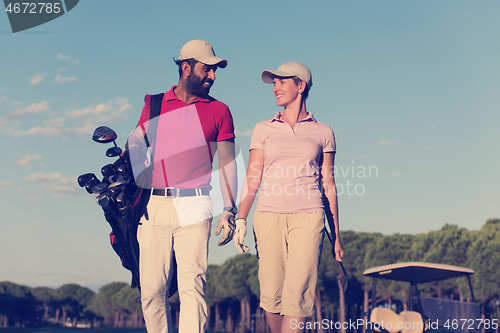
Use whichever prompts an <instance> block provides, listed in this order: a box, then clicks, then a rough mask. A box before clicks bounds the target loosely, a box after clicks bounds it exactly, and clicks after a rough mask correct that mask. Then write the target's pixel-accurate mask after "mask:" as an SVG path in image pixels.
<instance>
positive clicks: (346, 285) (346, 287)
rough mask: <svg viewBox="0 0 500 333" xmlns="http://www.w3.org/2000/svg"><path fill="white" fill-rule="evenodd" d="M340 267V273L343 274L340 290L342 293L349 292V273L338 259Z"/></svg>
mask: <svg viewBox="0 0 500 333" xmlns="http://www.w3.org/2000/svg"><path fill="white" fill-rule="evenodd" d="M339 264H340V267H341V268H342V273H343V274H344V283H342V291H343V292H344V294H346V293H347V292H349V275H347V271H346V270H345V268H344V265H343V264H342V261H339Z"/></svg>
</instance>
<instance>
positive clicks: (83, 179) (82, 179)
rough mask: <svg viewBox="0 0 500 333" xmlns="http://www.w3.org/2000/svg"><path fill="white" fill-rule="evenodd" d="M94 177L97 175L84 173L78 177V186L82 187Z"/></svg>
mask: <svg viewBox="0 0 500 333" xmlns="http://www.w3.org/2000/svg"><path fill="white" fill-rule="evenodd" d="M96 178H97V177H96V176H95V175H94V174H93V173H86V174H84V175H81V176H80V177H78V185H80V187H84V186H85V185H86V184H87V183H88V182H90V181H91V180H93V179H96Z"/></svg>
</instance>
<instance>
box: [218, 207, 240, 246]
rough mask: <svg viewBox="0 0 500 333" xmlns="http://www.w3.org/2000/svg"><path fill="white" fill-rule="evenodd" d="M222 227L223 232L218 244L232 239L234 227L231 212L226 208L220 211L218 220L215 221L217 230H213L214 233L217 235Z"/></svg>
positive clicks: (223, 243)
mask: <svg viewBox="0 0 500 333" xmlns="http://www.w3.org/2000/svg"><path fill="white" fill-rule="evenodd" d="M222 228H224V234H223V235H222V238H221V239H220V241H219V243H218V245H219V246H222V245H226V244H227V243H229V241H230V240H231V239H233V235H234V228H235V226H234V213H233V212H231V211H228V210H226V211H225V212H224V213H222V215H221V217H220V218H219V221H218V222H217V231H215V234H216V235H219V234H220V232H221V230H222Z"/></svg>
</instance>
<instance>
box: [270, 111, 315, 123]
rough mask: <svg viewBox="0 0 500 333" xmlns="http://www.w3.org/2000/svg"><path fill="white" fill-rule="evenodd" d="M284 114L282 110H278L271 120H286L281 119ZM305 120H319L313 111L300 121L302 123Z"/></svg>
mask: <svg viewBox="0 0 500 333" xmlns="http://www.w3.org/2000/svg"><path fill="white" fill-rule="evenodd" d="M282 116H283V112H281V111H278V112H276V114H275V115H274V117H273V119H271V122H273V121H279V122H281V123H282V122H284V120H282V119H281V117H282ZM303 121H313V122H315V123H316V122H317V121H316V119H314V117H313V114H312V112H308V113H307V116H306V117H305V118H303V119H301V120H299V121H298V122H299V123H300V122H303Z"/></svg>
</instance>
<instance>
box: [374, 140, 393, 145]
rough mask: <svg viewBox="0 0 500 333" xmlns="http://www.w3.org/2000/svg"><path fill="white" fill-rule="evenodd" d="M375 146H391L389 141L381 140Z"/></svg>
mask: <svg viewBox="0 0 500 333" xmlns="http://www.w3.org/2000/svg"><path fill="white" fill-rule="evenodd" d="M377 145H380V146H390V145H392V142H391V141H386V140H382V141H379V142H377Z"/></svg>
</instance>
